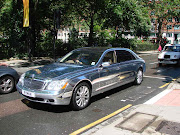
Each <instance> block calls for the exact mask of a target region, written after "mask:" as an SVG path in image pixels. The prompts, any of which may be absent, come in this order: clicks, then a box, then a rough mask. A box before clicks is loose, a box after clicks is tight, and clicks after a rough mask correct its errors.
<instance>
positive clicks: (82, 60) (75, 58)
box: [59, 50, 102, 66]
mask: <svg viewBox="0 0 180 135" xmlns="http://www.w3.org/2000/svg"><path fill="white" fill-rule="evenodd" d="M101 54H102V52H92V51H88V50H75V51H72V52H70V53H68V54H67V55H65V56H64V57H63V58H62V59H61V60H60V61H59V62H61V63H71V64H81V65H92V66H93V65H96V63H97V62H98V60H99V58H100V57H101Z"/></svg>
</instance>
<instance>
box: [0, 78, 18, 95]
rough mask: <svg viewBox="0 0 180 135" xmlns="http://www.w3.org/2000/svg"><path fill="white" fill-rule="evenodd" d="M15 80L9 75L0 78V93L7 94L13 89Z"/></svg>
mask: <svg viewBox="0 0 180 135" xmlns="http://www.w3.org/2000/svg"><path fill="white" fill-rule="evenodd" d="M14 85H15V81H14V79H13V78H12V77H11V76H3V77H1V78H0V93H2V94H7V93H10V92H11V91H12V90H13V89H14Z"/></svg>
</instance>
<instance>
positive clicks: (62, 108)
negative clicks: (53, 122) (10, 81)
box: [21, 83, 133, 113]
mask: <svg viewBox="0 0 180 135" xmlns="http://www.w3.org/2000/svg"><path fill="white" fill-rule="evenodd" d="M132 85H133V83H129V84H126V85H123V86H120V87H118V88H115V89H112V90H109V91H106V92H104V93H101V94H98V95H96V96H93V97H92V98H91V101H90V104H91V103H93V102H96V101H98V100H101V99H104V98H106V97H107V96H111V95H113V94H116V93H118V92H120V91H122V90H124V89H127V88H129V87H131V86H132ZM21 101H22V102H23V103H24V104H25V105H26V106H28V107H30V108H32V109H36V110H41V111H46V112H53V113H63V112H70V111H75V110H73V109H72V108H71V106H70V105H50V104H43V103H37V102H32V101H29V100H27V99H22V100H21ZM90 104H89V105H90Z"/></svg>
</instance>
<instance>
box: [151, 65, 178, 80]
mask: <svg viewBox="0 0 180 135" xmlns="http://www.w3.org/2000/svg"><path fill="white" fill-rule="evenodd" d="M151 69H155V70H157V71H156V72H154V73H152V75H155V76H158V75H160V76H162V77H164V78H165V80H164V81H163V82H164V83H169V82H171V81H173V79H176V78H177V77H180V72H179V73H178V72H175V71H174V70H176V69H177V70H178V69H180V67H179V66H177V65H173V64H168V65H166V64H163V65H162V66H157V67H155V68H151ZM171 69H173V70H171Z"/></svg>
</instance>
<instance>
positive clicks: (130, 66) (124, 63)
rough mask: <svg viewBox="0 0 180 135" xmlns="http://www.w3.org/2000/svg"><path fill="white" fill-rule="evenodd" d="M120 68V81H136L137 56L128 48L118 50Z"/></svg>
mask: <svg viewBox="0 0 180 135" xmlns="http://www.w3.org/2000/svg"><path fill="white" fill-rule="evenodd" d="M116 56H117V63H118V68H119V70H120V75H119V81H120V83H121V85H122V84H126V83H129V82H132V81H134V79H135V71H136V64H137V63H136V58H135V57H134V55H133V54H131V53H130V52H129V51H127V50H116Z"/></svg>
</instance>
